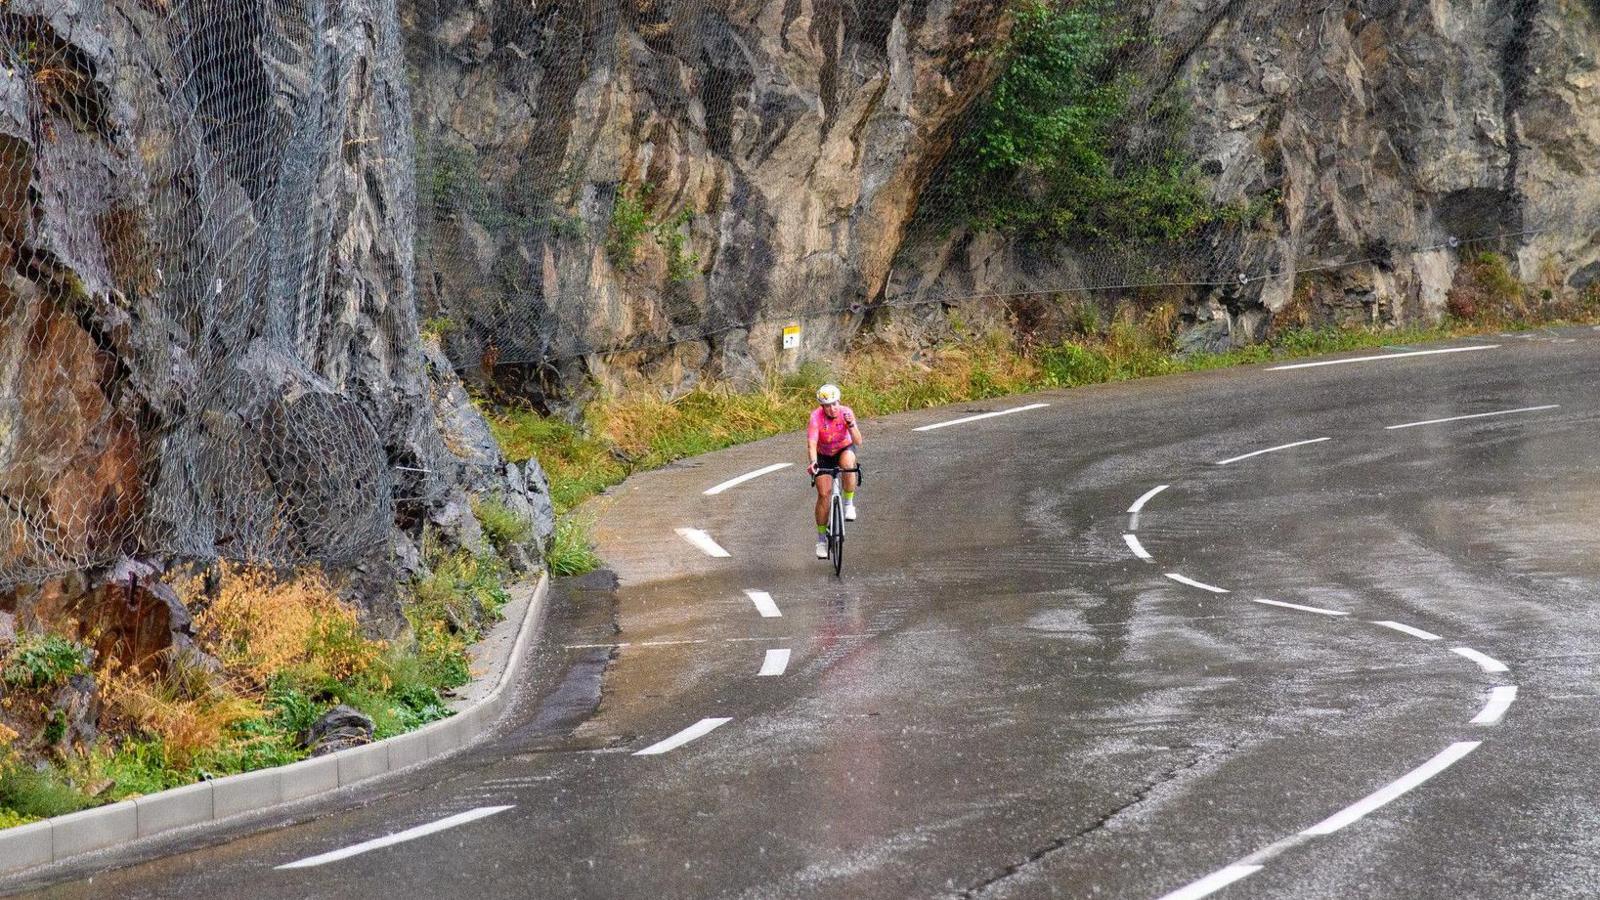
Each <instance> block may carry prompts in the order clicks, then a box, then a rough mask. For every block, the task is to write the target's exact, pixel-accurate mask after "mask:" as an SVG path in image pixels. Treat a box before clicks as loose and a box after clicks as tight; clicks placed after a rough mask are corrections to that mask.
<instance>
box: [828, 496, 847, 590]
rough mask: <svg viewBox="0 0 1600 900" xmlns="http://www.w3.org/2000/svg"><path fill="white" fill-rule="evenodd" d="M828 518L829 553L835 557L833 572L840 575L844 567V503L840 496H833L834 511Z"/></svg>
mask: <svg viewBox="0 0 1600 900" xmlns="http://www.w3.org/2000/svg"><path fill="white" fill-rule="evenodd" d="M828 519H829V523H830V527H829V528H828V555H829V556H831V557H832V558H833V574H834V576H835V577H838V575H839V572H840V571H841V570H842V569H844V503H843V501H841V500H840V499H839V498H838V496H835V497H834V498H833V512H832V514H831V515H830V516H829V517H828Z"/></svg>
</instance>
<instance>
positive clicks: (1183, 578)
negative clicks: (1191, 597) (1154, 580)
mask: <svg viewBox="0 0 1600 900" xmlns="http://www.w3.org/2000/svg"><path fill="white" fill-rule="evenodd" d="M1167 577H1168V578H1171V579H1172V580H1173V581H1176V582H1177V583H1179V584H1187V585H1188V586H1189V587H1197V588H1199V589H1200V590H1202V591H1210V592H1211V593H1213V594H1226V593H1228V589H1227V588H1219V587H1217V586H1216V585H1214V584H1206V583H1205V582H1203V581H1195V580H1194V579H1193V578H1188V577H1186V576H1183V575H1179V574H1178V573H1177V572H1168V573H1167Z"/></svg>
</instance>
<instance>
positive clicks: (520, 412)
mask: <svg viewBox="0 0 1600 900" xmlns="http://www.w3.org/2000/svg"><path fill="white" fill-rule="evenodd" d="M1504 269H1505V266H1504V263H1503V261H1500V260H1498V259H1497V258H1495V257H1493V255H1492V254H1485V255H1480V256H1479V257H1475V258H1474V259H1473V260H1471V261H1470V262H1469V268H1468V271H1467V273H1466V277H1465V279H1464V281H1463V282H1462V287H1461V288H1460V289H1459V290H1458V291H1457V292H1454V293H1452V300H1451V309H1452V310H1457V309H1459V310H1460V311H1461V312H1463V313H1466V312H1470V313H1472V314H1473V318H1471V319H1467V318H1458V317H1455V316H1451V317H1449V318H1447V319H1446V320H1445V321H1443V322H1441V323H1439V324H1436V325H1419V326H1406V327H1401V328H1387V329H1384V328H1363V327H1350V328H1338V327H1321V328H1309V327H1301V328H1290V329H1284V330H1281V331H1277V332H1275V333H1273V334H1272V335H1271V336H1270V337H1269V339H1268V340H1266V341H1264V342H1262V343H1258V344H1253V345H1249V346H1245V347H1239V348H1235V349H1231V350H1228V351H1226V352H1221V353H1207V352H1199V353H1190V354H1180V353H1179V352H1178V350H1177V346H1176V343H1175V338H1174V333H1175V329H1174V328H1173V322H1174V320H1175V315H1174V310H1173V309H1172V307H1170V306H1159V307H1156V308H1155V309H1152V310H1149V311H1147V312H1145V313H1143V314H1140V313H1138V312H1136V311H1134V310H1133V309H1132V308H1131V307H1123V308H1121V309H1119V310H1118V311H1117V312H1116V313H1115V314H1113V315H1110V316H1106V315H1104V314H1103V312H1102V311H1101V310H1099V309H1098V308H1095V307H1092V306H1090V305H1083V306H1080V307H1079V308H1078V309H1076V310H1075V311H1074V318H1075V322H1076V324H1075V326H1074V329H1075V332H1076V333H1075V334H1074V336H1073V337H1071V338H1069V339H1067V340H1063V341H1061V342H1059V343H1056V344H1053V345H1050V346H1046V347H1043V348H1025V347H1019V346H1018V343H1017V342H1016V341H1015V340H1014V339H1013V337H1012V336H1011V335H1010V334H1009V333H1006V332H1004V331H990V332H987V333H983V334H978V335H966V336H963V337H961V338H960V339H957V340H953V341H951V342H949V343H947V344H945V345H943V346H940V347H937V348H934V349H932V350H927V351H922V352H920V353H917V354H914V355H910V356H908V355H907V354H905V353H904V352H897V351H894V350H891V349H888V348H870V347H869V348H864V349H858V350H857V351H855V352H853V353H852V354H850V356H849V358H848V360H847V361H845V362H843V363H838V364H824V363H818V362H812V363H807V364H805V365H804V366H802V367H801V368H800V370H799V371H797V372H794V373H792V374H787V375H782V374H777V373H772V374H769V375H768V376H767V378H766V379H765V381H764V382H763V383H762V384H761V385H760V386H759V387H758V388H757V389H754V390H744V391H740V390H735V389H734V388H732V387H731V386H729V385H727V384H718V383H704V384H702V385H700V386H697V387H696V388H695V389H693V390H691V391H689V392H687V393H685V394H682V395H680V396H676V397H672V398H664V397H661V396H657V395H653V394H643V393H640V394H635V395H631V396H628V397H620V398H609V399H602V400H600V401H597V402H595V403H593V404H591V405H590V406H589V407H588V409H587V410H586V411H585V413H584V415H583V418H582V421H581V422H580V423H572V422H567V421H564V420H561V419H556V418H552V417H546V416H541V415H539V414H538V413H537V412H534V411H532V410H529V409H514V408H504V407H500V408H488V409H486V410H485V413H486V415H487V416H488V418H489V422H490V426H491V428H492V429H493V431H494V433H495V436H496V437H497V438H498V439H499V441H500V444H501V447H502V449H503V450H504V451H505V453H506V455H507V457H508V458H510V459H511V460H513V461H516V462H521V461H523V460H526V459H528V458H530V457H533V458H537V459H538V460H539V462H540V464H541V465H543V466H544V469H545V472H546V474H547V475H548V476H549V479H550V491H551V496H552V499H553V500H554V502H555V506H556V510H557V512H558V513H564V514H567V515H564V516H563V517H562V519H561V521H560V524H558V527H557V534H556V545H557V546H556V550H555V551H554V552H553V554H552V560H551V565H552V571H553V572H555V573H556V574H572V573H577V572H582V571H587V570H589V569H591V568H594V567H596V566H598V565H599V563H600V561H599V559H598V558H597V557H595V556H594V553H593V550H592V546H591V544H590V542H589V539H588V535H587V529H586V527H585V526H584V525H583V524H582V523H580V522H576V521H574V520H572V519H571V518H570V510H572V509H573V508H574V507H576V506H577V505H578V504H580V503H581V502H583V501H584V500H585V499H587V498H589V497H592V496H594V495H596V494H598V493H599V492H601V491H602V490H604V489H606V488H608V487H610V486H612V485H615V484H618V483H620V482H621V481H622V480H623V479H625V478H626V477H627V476H628V475H630V474H632V473H634V472H639V471H645V470H648V469H653V468H657V467H660V466H662V465H665V464H667V463H670V462H673V461H674V460H678V459H683V458H686V457H690V456H696V455H698V454H701V453H706V452H710V451H712V450H718V449H722V448H724V447H729V446H733V445H736V444H742V443H747V442H749V441H754V440H758V439H760V438H764V437H770V436H772V435H775V434H781V433H783V432H786V431H792V430H795V429H797V428H800V427H802V426H803V424H804V422H805V418H806V416H807V415H808V414H809V412H810V410H811V408H812V405H813V399H812V392H813V391H814V390H815V388H816V386H817V385H818V384H821V383H823V382H825V381H834V382H837V383H839V384H841V385H844V386H845V391H846V400H847V402H848V403H849V404H850V406H851V407H853V408H854V409H855V411H856V412H857V414H859V415H861V416H863V417H866V416H880V415H887V414H890V413H897V412H904V411H907V410H913V409H925V408H929V407H934V406H940V405H944V404H949V403H960V402H967V401H973V400H983V399H988V398H992V397H999V396H1006V395H1010V394H1019V393H1026V392H1030V391H1036V390H1045V389H1052V388H1067V387H1078V386H1084V385H1092V384H1103V383H1106V382H1114V381H1125V380H1128V379H1133V378H1144V377H1149V376H1155V375H1171V374H1176V373H1181V372H1197V371H1204V370H1209V369H1217V368H1222V367H1226V366H1234V365H1244V364H1251V363H1261V362H1269V361H1272V360H1278V359H1292V358H1297V357H1306V356H1318V355H1323V354H1329V353H1338V352H1343V351H1350V350H1363V349H1369V348H1375V347H1384V346H1394V345H1401V344H1416V343H1423V342H1427V341H1436V340H1443V339H1446V338H1454V337H1464V336H1468V335H1473V334H1480V333H1484V332H1486V331H1494V330H1502V329H1507V328H1511V329H1515V328H1529V327H1536V326H1539V325H1547V324H1559V323H1561V322H1563V321H1583V322H1595V321H1600V293H1596V292H1591V293H1590V294H1589V295H1587V296H1586V297H1585V298H1583V299H1581V300H1577V301H1572V302H1569V303H1568V304H1566V305H1559V306H1555V307H1552V306H1550V304H1549V303H1546V304H1544V305H1543V306H1542V307H1541V305H1540V303H1539V302H1537V301H1529V300H1528V297H1529V294H1530V291H1531V289H1528V288H1518V289H1517V290H1516V291H1512V287H1511V286H1508V285H1507V284H1506V283H1505V281H1506V279H1505V277H1504V276H1503V271H1504ZM1513 284H1514V282H1513ZM1547 293H1548V292H1547ZM1544 299H1546V300H1548V298H1544ZM1541 310H1542V312H1541ZM1541 315H1542V316H1543V318H1541ZM956 330H957V332H958V333H959V332H960V330H961V327H960V325H959V324H957V326H956ZM797 452H798V450H797Z"/></svg>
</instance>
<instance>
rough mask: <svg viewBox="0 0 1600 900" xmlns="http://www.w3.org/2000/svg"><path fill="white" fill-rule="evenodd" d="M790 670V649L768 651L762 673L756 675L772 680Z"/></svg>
mask: <svg viewBox="0 0 1600 900" xmlns="http://www.w3.org/2000/svg"><path fill="white" fill-rule="evenodd" d="M788 668H789V649H788V648H787V647H784V648H781V649H778V650H768V651H767V657H766V659H763V660H762V661H761V671H759V672H757V673H756V675H757V676H759V677H765V678H771V677H772V676H774V675H782V674H783V673H784V672H785V671H786V670H788Z"/></svg>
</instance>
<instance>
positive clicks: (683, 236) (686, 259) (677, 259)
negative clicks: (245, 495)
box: [656, 209, 700, 284]
mask: <svg viewBox="0 0 1600 900" xmlns="http://www.w3.org/2000/svg"><path fill="white" fill-rule="evenodd" d="M693 218H694V217H693V215H691V213H690V212H689V210H687V209H686V210H684V211H683V212H680V213H678V214H677V215H676V216H673V217H672V218H671V219H669V220H667V221H665V222H662V223H661V224H660V225H659V226H657V228H656V240H657V241H658V242H660V244H661V247H662V249H663V250H665V251H666V254H667V280H668V281H671V282H673V283H674V284H676V283H679V282H683V281H688V280H689V279H691V278H693V277H694V276H695V275H696V274H698V272H699V269H700V254H698V253H695V252H693V251H691V250H689V249H688V246H689V233H688V230H687V229H688V225H689V223H690V221H692V220H693Z"/></svg>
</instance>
